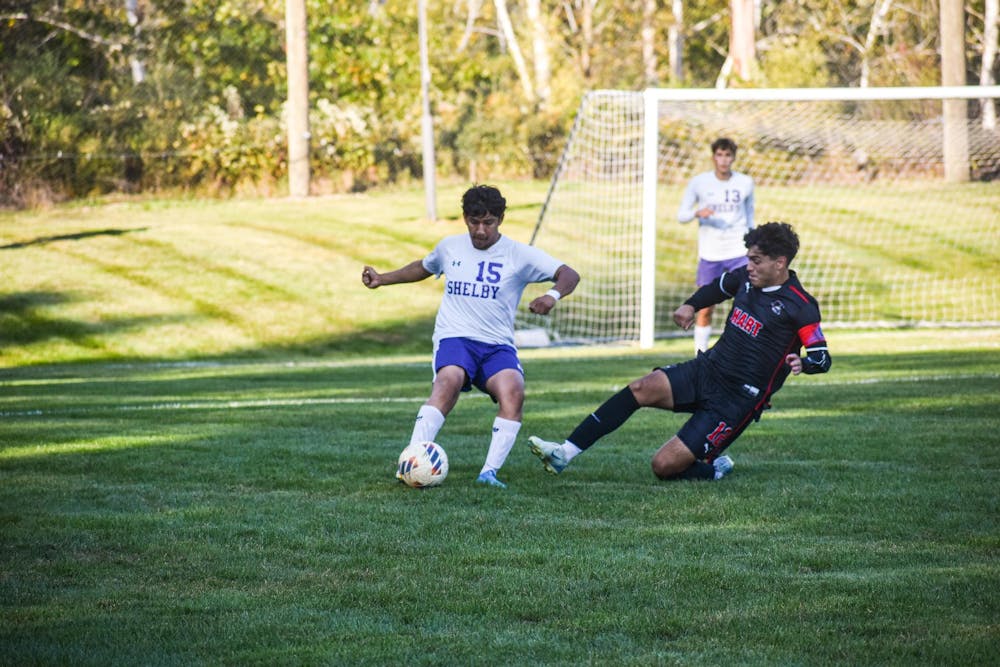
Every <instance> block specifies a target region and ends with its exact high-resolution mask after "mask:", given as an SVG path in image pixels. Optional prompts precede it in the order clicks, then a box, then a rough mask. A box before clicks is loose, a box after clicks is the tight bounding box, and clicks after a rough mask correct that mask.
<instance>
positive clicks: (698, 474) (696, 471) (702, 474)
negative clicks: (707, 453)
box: [673, 461, 715, 479]
mask: <svg viewBox="0 0 1000 667" xmlns="http://www.w3.org/2000/svg"><path fill="white" fill-rule="evenodd" d="M673 479H715V466H713V465H712V464H711V463H705V462H704V461H695V462H694V463H692V464H691V467H690V468H688V469H687V470H685V471H684V472H682V473H681V474H679V475H677V476H676V477H674V478H673Z"/></svg>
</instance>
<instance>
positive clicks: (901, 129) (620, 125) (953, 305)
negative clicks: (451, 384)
mask: <svg viewBox="0 0 1000 667" xmlns="http://www.w3.org/2000/svg"><path fill="white" fill-rule="evenodd" d="M998 100H1000V86H989V87H961V88H958V87H952V88H880V89H872V88H869V89H781V90H778V89H772V90H760V89H758V90H690V89H685V90H681V89H677V90H666V89H650V90H647V91H644V92H623V91H594V92H591V93H588V94H587V95H586V96H585V97H584V98H583V100H582V102H581V105H580V109H579V112H578V114H577V118H576V122H575V125H574V127H573V130H572V132H571V134H570V137H569V140H568V142H567V146H566V148H565V151H564V153H563V156H562V158H561V161H560V164H559V167H558V168H557V171H556V174H555V176H554V177H553V180H552V183H551V186H550V188H549V193H548V196H547V197H546V201H545V203H544V206H543V208H542V212H541V215H540V217H539V220H538V223H537V225H536V228H535V232H534V235H533V238H532V243H534V244H536V245H538V246H539V247H542V248H544V249H546V250H547V251H549V252H550V253H551V254H552V255H554V256H556V257H560V258H563V259H564V260H565V261H566V262H568V263H569V264H571V265H572V266H573V268H575V269H577V270H578V271H579V272H580V274H581V276H582V280H581V282H580V285H579V287H578V288H577V290H576V292H575V293H574V294H573V296H572V297H571V298H569V299H567V300H566V301H564V302H562V303H560V304H559V307H558V308H556V309H555V310H554V311H553V312H552V314H551V315H550V316H548V317H545V318H542V317H539V316H535V315H532V314H531V313H529V312H528V311H527V310H526V309H525V308H523V307H522V309H521V310H520V311H519V313H518V324H517V327H518V330H519V335H520V341H519V342H520V343H521V344H522V345H532V344H546V343H550V342H551V343H580V342H607V341H637V342H639V343H640V345H642V346H649V345H651V344H652V342H653V340H654V339H655V338H665V337H670V336H676V335H680V334H681V333H683V332H681V331H680V330H679V329H678V328H677V326H676V325H675V324H674V323H673V320H672V315H673V312H674V310H675V309H676V308H677V306H679V305H680V304H681V303H682V302H683V301H684V299H686V298H687V297H688V296H689V295H690V294H691V292H692V291H693V290H694V272H695V268H696V265H697V221H694V222H691V223H689V224H685V225H681V224H678V220H677V209H678V207H679V204H680V201H681V197H682V194H683V192H684V188H685V186H686V185H687V182H688V181H689V180H690V179H691V177H692V176H694V175H695V174H697V173H700V172H703V171H708V170H711V169H712V160H711V148H710V144H711V143H712V141H713V140H715V139H716V138H718V137H722V136H725V137H729V138H731V139H733V140H734V141H735V142H736V144H737V146H738V151H737V155H736V161H735V163H734V166H733V169H734V170H736V171H741V172H744V173H746V174H748V175H749V176H751V177H752V178H753V179H754V181H755V184H756V214H755V222H756V223H757V224H762V223H764V222H768V221H784V222H789V223H791V224H792V225H793V226H794V227H795V229H796V231H797V232H798V234H799V238H800V240H801V249H800V251H799V254H798V256H797V257H796V258H795V261H794V262H793V263H792V268H794V269H795V270H796V271H797V272H798V274H799V277H800V279H801V280H802V282H803V284H804V285H805V286H806V288H807V289H808V290H809V291H810V292H811V293H812V294H813V295H814V296H815V297H816V298H817V299H818V300H819V302H820V308H821V311H822V313H823V320H824V326H826V327H836V326H851V327H892V326H925V325H930V326H969V325H972V326H996V325H998V324H1000V321H998V320H1000V318H998V316H997V306H998V304H1000V298H998V297H1000V128H998V126H997V122H996V109H995V105H996V103H997V101H998ZM539 293H541V292H539ZM526 296H528V297H529V298H526V299H524V300H523V303H529V302H530V300H531V297H532V296H533V295H532V294H526ZM726 311H727V309H726V308H717V309H716V311H715V314H714V318H715V321H713V326H714V327H715V329H716V331H718V330H719V327H720V326H721V325H722V323H723V321H724V317H725V314H726Z"/></svg>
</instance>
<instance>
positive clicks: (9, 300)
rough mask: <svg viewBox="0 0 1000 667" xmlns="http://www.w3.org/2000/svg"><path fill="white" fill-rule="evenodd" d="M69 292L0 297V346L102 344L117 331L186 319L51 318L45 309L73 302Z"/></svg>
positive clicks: (22, 293)
mask: <svg viewBox="0 0 1000 667" xmlns="http://www.w3.org/2000/svg"><path fill="white" fill-rule="evenodd" d="M74 300H75V299H74V297H73V295H72V294H68V293H66V292H44V291H39V292H15V293H13V294H6V295H3V296H0V347H7V346H13V345H28V344H31V343H39V342H42V341H47V340H55V339H60V338H61V339H66V340H69V341H72V342H74V343H76V344H78V345H81V346H83V347H100V345H99V344H98V342H97V340H98V339H99V338H100V337H102V336H107V335H109V334H114V333H115V332H118V331H125V330H128V329H137V328H141V327H144V326H147V325H150V324H162V323H164V322H166V321H175V322H176V321H183V320H185V319H189V318H187V317H186V316H182V315H177V316H173V317H170V318H165V317H163V316H162V315H157V316H150V317H120V318H114V319H110V320H104V321H102V322H100V323H96V324H95V323H90V322H82V321H80V320H74V319H69V318H63V317H50V316H48V315H46V314H45V313H44V310H45V309H46V308H52V307H55V306H61V305H64V304H67V303H71V302H72V301H74Z"/></svg>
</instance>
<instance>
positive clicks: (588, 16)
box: [580, 0, 597, 82]
mask: <svg viewBox="0 0 1000 667" xmlns="http://www.w3.org/2000/svg"><path fill="white" fill-rule="evenodd" d="M596 3H597V0H583V2H582V3H580V4H581V5H582V7H581V12H580V13H581V15H580V32H582V33H583V43H582V44H581V45H580V71H581V72H582V73H583V80H584V81H588V82H589V81H590V78H591V74H592V72H591V71H590V70H591V58H590V51H591V49H592V48H593V47H594V5H595V4H596Z"/></svg>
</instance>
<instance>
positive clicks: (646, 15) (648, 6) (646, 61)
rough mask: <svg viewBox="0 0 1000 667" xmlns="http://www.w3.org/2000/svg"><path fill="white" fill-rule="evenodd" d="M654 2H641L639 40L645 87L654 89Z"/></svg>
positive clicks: (655, 76)
mask: <svg viewBox="0 0 1000 667" xmlns="http://www.w3.org/2000/svg"><path fill="white" fill-rule="evenodd" d="M655 21H656V0H643V2H642V29H641V30H640V38H641V40H642V70H643V75H644V77H645V79H646V85H647V86H649V87H656V85H657V84H658V83H659V78H658V77H657V75H656V48H655V47H656V44H655V35H656V30H655V27H654V25H653V24H654V22H655Z"/></svg>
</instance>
